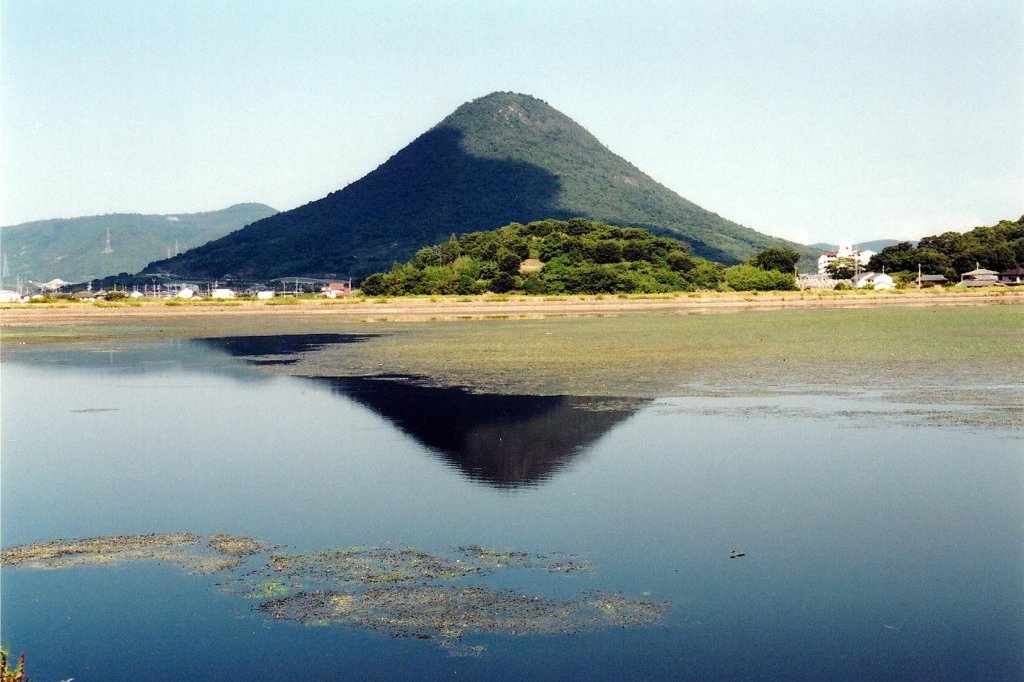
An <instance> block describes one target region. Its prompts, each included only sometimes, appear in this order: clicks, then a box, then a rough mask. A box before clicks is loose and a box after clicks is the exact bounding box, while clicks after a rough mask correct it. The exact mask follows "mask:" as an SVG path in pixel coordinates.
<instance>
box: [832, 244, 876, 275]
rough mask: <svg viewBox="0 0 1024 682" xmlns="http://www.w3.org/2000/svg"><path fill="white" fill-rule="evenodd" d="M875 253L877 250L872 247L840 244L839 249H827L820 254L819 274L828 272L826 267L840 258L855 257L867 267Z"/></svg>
mask: <svg viewBox="0 0 1024 682" xmlns="http://www.w3.org/2000/svg"><path fill="white" fill-rule="evenodd" d="M875 253H876V252H875V251H871V250H870V249H855V248H853V245H852V244H840V245H839V248H838V249H835V250H834V251H826V252H825V253H823V254H821V255H820V256H818V274H819V275H824V274H827V273H828V271H827V270H826V269H825V268H827V267H828V266H829V264H830V263H834V262H836V261H837V260H839V259H840V258H853V259H855V260H856V261H857V262H859V263H860V264H861V265H862V266H864V267H867V264H868V261H869V260H871V257H872V256H874V255H875Z"/></svg>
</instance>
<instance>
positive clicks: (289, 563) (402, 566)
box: [269, 547, 484, 585]
mask: <svg viewBox="0 0 1024 682" xmlns="http://www.w3.org/2000/svg"><path fill="white" fill-rule="evenodd" d="M269 566H270V568H271V569H273V570H274V571H276V572H278V573H281V574H283V575H287V576H289V577H292V578H297V579H299V578H301V579H304V580H307V581H314V582H328V583H333V584H352V583H359V584H363V585H380V584H391V583H406V582H417V581H424V580H456V579H459V578H464V577H466V576H469V575H475V574H479V573H482V572H484V569H483V568H482V567H481V566H478V565H475V564H472V563H468V562H463V561H460V560H457V559H448V558H445V557H441V556H438V555H436V554H430V553H428V552H421V551H418V550H414V549H411V548H401V549H396V548H392V547H348V548H344V549H332V550H328V551H325V552H313V553H309V554H287V555H275V556H273V557H271V558H270V562H269Z"/></svg>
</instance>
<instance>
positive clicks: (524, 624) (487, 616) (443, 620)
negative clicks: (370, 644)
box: [259, 585, 665, 641]
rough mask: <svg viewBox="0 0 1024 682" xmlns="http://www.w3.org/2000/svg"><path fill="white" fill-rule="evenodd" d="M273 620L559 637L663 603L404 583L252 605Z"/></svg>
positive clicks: (441, 635)
mask: <svg viewBox="0 0 1024 682" xmlns="http://www.w3.org/2000/svg"><path fill="white" fill-rule="evenodd" d="M259 608H260V610H261V611H264V612H265V613H268V614H270V615H271V616H272V617H273V618H274V619H275V620H286V621H295V622H301V623H314V624H321V623H323V622H336V623H348V624H350V625H356V626H358V627H362V628H364V629H367V630H373V631H375V632H380V633H382V634H386V635H388V636H390V637H416V638H419V639H438V640H442V641H444V640H452V639H459V638H461V637H462V636H463V635H464V634H466V633H486V632H489V633H495V634H504V635H559V634H572V633H576V632H582V631H587V630H595V629H602V628H611V627H620V628H621V627H643V626H649V625H653V624H655V623H657V622H658V621H659V620H660V619H661V618H662V616H663V615H664V612H665V605H664V604H662V603H657V602H651V601H637V600H634V599H630V598H628V597H625V596H623V595H620V594H602V593H597V592H590V593H587V594H585V595H583V596H582V597H579V598H577V599H568V600H560V599H551V598H547V597H541V596H537V595H529V594H522V593H519V592H516V591H514V590H496V589H487V588H482V587H461V586H453V585H404V586H393V587H384V588H372V589H369V590H366V591H365V592H362V593H356V594H347V593H342V592H300V593H298V594H295V595H292V596H289V597H283V598H280V599H271V600H268V601H266V602H264V603H263V604H261V605H260V606H259Z"/></svg>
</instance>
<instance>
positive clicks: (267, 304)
mask: <svg viewBox="0 0 1024 682" xmlns="http://www.w3.org/2000/svg"><path fill="white" fill-rule="evenodd" d="M992 304H1014V305H1019V304H1024V289H1021V290H1017V289H996V290H980V291H979V290H974V291H971V290H951V289H937V288H936V289H924V290H896V291H830V290H823V291H807V292H799V291H791V292H787V291H774V292H729V293H720V292H698V293H675V294H646V295H618V296H610V295H608V296H602V295H597V296H546V297H540V296H498V295H482V296H436V297H402V298H391V299H388V298H369V297H359V296H357V297H353V298H348V299H335V300H326V299H283V298H282V299H272V300H270V301H251V300H244V301H243V300H229V301H194V302H193V301H176V300H172V301H169V302H165V301H152V300H149V301H143V302H136V301H133V302H117V303H113V302H111V303H107V302H94V303H71V302H59V303H34V304H8V305H3V306H0V328H2V329H4V330H5V331H4V333H5V335H12V334H13V335H14V336H17V333H16V331H15V330H16V329H17V328H19V327H24V326H36V325H65V324H90V323H95V324H110V323H115V324H116V323H117V322H118V321H120V320H133V321H138V322H143V320H144V319H145V318H153V319H159V320H164V319H168V318H181V317H203V318H208V317H211V316H218V317H224V316H256V315H258V316H261V317H262V316H279V317H280V316H284V317H289V316H292V317H300V316H327V317H331V318H337V319H340V320H346V321H367V322H379V321H415V320H429V321H436V320H459V319H477V318H488V317H493V318H524V319H532V318H540V317H545V316H579V315H584V316H589V315H616V314H625V313H638V312H668V313H672V312H678V313H690V312H718V311H726V312H734V311H740V310H765V309H792V308H860V307H879V306H886V307H888V306H896V307H913V306H925V307H933V306H950V305H954V306H963V305H992Z"/></svg>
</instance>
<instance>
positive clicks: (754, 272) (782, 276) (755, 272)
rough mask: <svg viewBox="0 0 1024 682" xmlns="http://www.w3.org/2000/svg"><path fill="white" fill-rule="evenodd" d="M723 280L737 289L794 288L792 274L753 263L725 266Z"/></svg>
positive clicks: (785, 289) (783, 289)
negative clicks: (760, 266)
mask: <svg viewBox="0 0 1024 682" xmlns="http://www.w3.org/2000/svg"><path fill="white" fill-rule="evenodd" d="M725 281H726V283H728V285H729V286H730V287H732V288H733V289H735V290H737V291H789V290H791V289H795V288H796V286H795V281H794V276H793V275H792V274H790V273H786V272H779V271H778V270H775V269H772V270H764V269H762V268H759V267H755V266H753V265H734V266H732V267H731V268H726V270H725Z"/></svg>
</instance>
